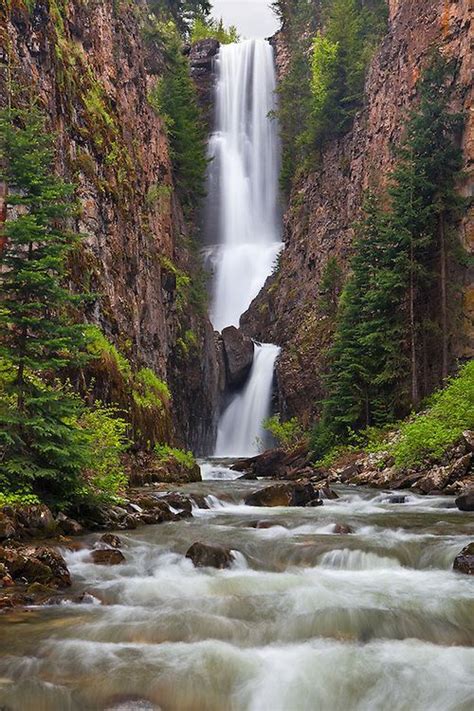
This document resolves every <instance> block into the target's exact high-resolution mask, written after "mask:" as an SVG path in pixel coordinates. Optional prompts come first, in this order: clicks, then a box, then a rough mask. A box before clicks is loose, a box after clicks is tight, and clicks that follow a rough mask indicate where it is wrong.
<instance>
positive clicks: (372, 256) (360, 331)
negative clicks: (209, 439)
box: [314, 52, 462, 448]
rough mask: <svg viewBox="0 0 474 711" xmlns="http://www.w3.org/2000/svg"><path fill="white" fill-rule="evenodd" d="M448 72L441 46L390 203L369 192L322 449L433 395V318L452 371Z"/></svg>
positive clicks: (321, 429)
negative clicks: (381, 203) (428, 367)
mask: <svg viewBox="0 0 474 711" xmlns="http://www.w3.org/2000/svg"><path fill="white" fill-rule="evenodd" d="M452 71H453V65H452V63H450V62H447V61H446V60H445V59H444V58H443V57H442V56H441V55H440V54H439V52H435V53H434V55H433V57H432V58H431V61H430V63H429V65H428V67H427V69H426V71H425V73H424V74H423V76H422V79H421V80H420V83H419V96H420V102H419V105H418V106H417V108H416V109H415V110H414V111H413V112H412V113H411V115H410V118H409V121H408V123H407V127H406V130H405V133H404V137H403V140H402V143H401V146H400V149H399V152H398V153H399V158H400V160H399V162H398V164H397V166H396V168H395V170H394V172H393V176H392V178H393V180H392V185H391V187H390V190H389V196H390V198H391V205H390V209H389V210H385V211H384V210H382V209H381V208H380V206H379V204H378V201H377V200H376V198H375V197H374V196H373V195H370V194H369V195H368V196H367V199H366V201H365V216H364V219H363V221H362V222H361V224H360V225H359V228H358V233H359V236H358V239H356V241H355V244H354V257H353V259H352V261H351V276H350V278H349V280H348V282H347V284H346V287H345V289H344V292H343V296H342V298H341V306H340V312H339V318H338V323H337V328H336V334H335V339H334V344H333V347H332V349H331V352H330V372H329V374H328V377H327V393H328V394H327V398H326V400H325V402H324V405H323V417H322V422H321V423H320V424H319V426H318V428H317V431H316V434H315V439H314V442H315V445H316V446H319V447H320V448H321V447H322V448H324V447H327V446H330V445H331V444H334V443H335V442H337V441H341V440H344V439H346V438H347V436H348V435H349V433H350V430H352V429H360V428H363V427H366V426H368V425H383V424H386V423H388V422H390V421H393V419H395V418H397V417H399V416H402V415H405V414H406V413H407V412H408V410H409V408H410V406H412V405H415V406H416V405H417V404H418V403H419V401H420V399H421V397H422V395H425V394H428V392H429V391H430V389H432V387H433V385H436V384H437V383H434V384H433V383H432V384H431V388H430V387H429V384H428V381H427V377H426V374H425V376H424V378H423V384H421V382H420V374H419V370H420V364H421V366H422V367H423V368H424V369H426V366H425V363H426V362H427V361H428V360H432V361H436V359H439V351H440V349H439V347H438V342H437V340H434V342H432V343H430V340H429V338H430V334H431V333H433V324H436V325H437V326H438V329H437V330H438V333H441V338H442V349H441V359H440V360H441V369H440V372H441V377H442V378H444V377H445V375H446V372H447V368H448V340H449V331H448V308H449V303H448V293H447V286H446V281H447V276H446V275H447V265H448V258H449V255H450V242H449V241H448V234H449V229H448V227H449V225H450V224H452V222H453V220H455V219H456V216H457V214H458V211H459V208H460V206H461V204H462V200H461V199H460V197H459V196H458V195H457V194H456V191H455V184H456V179H457V177H458V175H459V171H460V168H461V162H462V155H461V151H460V149H459V147H458V146H457V145H456V143H455V135H456V131H457V130H458V129H459V127H460V126H461V122H462V119H461V117H460V116H459V115H458V114H453V113H451V112H450V111H449V87H448V80H449V77H450V76H451V75H452ZM433 292H434V294H435V295H436V294H437V298H432V295H433ZM435 333H436V332H435ZM438 341H439V339H438ZM407 372H408V373H410V377H409V383H408V378H407ZM408 384H409V387H407V386H408Z"/></svg>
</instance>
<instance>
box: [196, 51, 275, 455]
mask: <svg viewBox="0 0 474 711" xmlns="http://www.w3.org/2000/svg"><path fill="white" fill-rule="evenodd" d="M274 108H275V69H274V63H273V50H272V47H271V46H270V44H269V43H268V42H267V41H266V40H247V41H245V42H240V43H238V44H231V45H227V46H223V47H221V49H220V52H219V60H218V81H217V87H216V131H215V132H214V134H213V135H212V137H211V140H210V146H209V150H210V155H211V157H212V159H213V160H212V162H211V167H210V171H209V184H208V205H207V230H206V231H207V235H208V239H210V240H211V241H213V242H214V245H213V246H212V247H211V248H210V250H209V251H210V253H211V258H212V261H213V266H214V273H215V280H214V294H213V304H212V313H211V316H212V320H213V323H214V326H215V327H216V328H217V329H219V330H221V329H222V328H224V327H225V326H229V325H235V326H238V325H239V319H240V316H241V314H242V313H243V312H244V311H245V310H246V309H247V308H248V307H249V305H250V303H251V302H252V300H253V299H254V298H255V296H257V294H258V292H259V291H260V289H261V288H262V286H263V285H264V283H265V279H266V278H267V276H268V275H269V274H270V272H271V269H272V265H273V263H274V261H275V258H276V256H277V254H278V252H279V251H280V249H281V246H282V242H281V239H280V222H281V220H280V217H281V216H280V211H279V195H278V170H279V142H278V136H277V128H276V125H275V121H274V120H273V119H272V118H271V116H270V113H271V112H272V111H273V110H274ZM278 353H279V349H278V348H277V346H273V345H270V344H263V345H260V344H258V345H256V346H255V360H254V365H253V367H252V370H251V373H250V376H249V380H248V382H247V384H246V386H245V388H244V390H243V391H242V392H240V393H237V394H235V396H234V398H233V399H232V400H231V402H230V404H229V405H228V407H227V409H226V410H225V411H224V413H223V415H222V417H221V421H220V423H219V429H218V438H217V447H216V455H217V456H227V455H249V454H254V453H256V452H257V451H258V444H257V443H258V441H261V440H263V437H264V433H263V431H262V421H263V419H264V418H265V416H266V415H267V414H268V410H269V407H270V401H271V393H272V382H273V370H274V365H275V360H276V358H277V356H278Z"/></svg>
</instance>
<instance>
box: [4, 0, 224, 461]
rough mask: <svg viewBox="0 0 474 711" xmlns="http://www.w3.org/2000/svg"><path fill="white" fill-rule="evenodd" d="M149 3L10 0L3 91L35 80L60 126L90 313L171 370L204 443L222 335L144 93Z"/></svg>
mask: <svg viewBox="0 0 474 711" xmlns="http://www.w3.org/2000/svg"><path fill="white" fill-rule="evenodd" d="M144 12H146V9H145V6H144V5H142V4H140V3H138V4H135V5H134V4H133V3H128V2H121V1H120V0H119V1H117V0H103V1H101V2H93V1H90V0H74V1H72V0H71V1H68V0H37V1H36V2H30V3H23V2H21V0H13V2H12V3H11V9H10V11H9V12H8V9H7V8H6V6H4V9H3V10H2V13H3V14H2V17H1V20H0V21H1V25H0V37H1V57H0V60H1V68H2V71H1V78H0V82H1V85H0V96H2V97H3V102H5V100H6V94H7V86H6V82H7V81H8V80H9V79H11V80H12V82H13V88H14V87H15V86H16V85H18V86H24V87H28V88H29V93H30V94H31V95H32V96H34V97H35V98H36V99H37V101H38V103H39V105H40V106H41V107H42V108H44V109H45V112H46V114H47V116H48V120H49V128H50V130H51V131H53V132H54V133H55V136H56V146H57V168H58V171H59V173H60V174H61V175H63V176H64V177H65V178H67V179H68V180H71V181H72V182H74V183H75V184H76V185H77V197H78V200H79V204H80V214H79V217H78V219H77V223H76V224H75V225H71V226H72V227H73V228H75V229H76V230H77V231H78V232H81V233H82V234H83V236H84V239H83V246H82V248H81V249H80V251H79V252H77V253H76V254H74V256H73V259H72V265H71V267H72V284H71V286H72V288H80V289H82V290H84V289H86V290H88V291H90V292H92V293H95V294H96V296H95V297H94V298H93V299H92V301H90V302H89V304H88V306H87V308H86V313H85V316H86V319H87V320H88V321H90V322H93V323H96V324H98V325H100V327H101V328H102V330H103V331H104V333H105V334H106V336H107V338H108V339H109V340H110V341H111V342H112V343H114V344H115V346H117V348H118V349H119V350H120V352H121V353H123V354H124V355H125V356H126V357H127V358H128V359H129V360H130V362H131V363H132V366H133V367H134V368H137V369H138V368H140V367H149V368H151V369H152V370H153V371H155V373H156V374H157V375H158V376H159V377H160V378H162V379H163V380H164V381H166V382H167V384H168V386H169V388H170V389H171V392H172V397H173V402H172V408H171V410H172V416H173V421H174V439H175V441H176V442H177V443H179V444H181V445H187V446H192V447H194V448H195V449H196V450H198V451H202V450H203V449H206V448H208V447H209V446H211V444H212V441H213V438H214V428H215V413H216V411H217V407H216V400H217V380H218V371H217V360H216V355H215V346H214V334H213V330H212V327H211V324H210V323H209V321H208V319H207V315H206V308H205V304H204V305H203V303H202V301H203V300H202V298H196V295H195V291H196V290H197V286H196V285H197V283H198V271H199V267H198V263H197V257H196V256H195V255H196V253H197V250H196V249H195V246H194V238H193V234H192V227H191V226H190V222H189V221H187V220H185V219H184V216H183V210H182V208H181V205H180V202H179V198H178V197H177V194H176V191H175V187H174V182H173V175H172V164H171V159H170V150H169V145H168V139H167V135H166V131H165V127H164V124H163V121H162V119H161V118H160V116H159V115H157V114H156V113H155V112H154V111H153V109H152V107H151V106H150V104H149V101H148V98H147V97H148V93H149V90H150V88H151V86H152V85H153V83H154V82H155V81H156V78H157V77H159V75H160V73H162V71H163V67H164V60H163V56H162V54H161V53H160V48H159V47H158V46H156V44H154V43H153V42H148V43H146V42H145V41H144V39H143V32H142V31H141V20H142V19H143V13H144ZM10 88H11V87H10ZM201 291H202V289H201Z"/></svg>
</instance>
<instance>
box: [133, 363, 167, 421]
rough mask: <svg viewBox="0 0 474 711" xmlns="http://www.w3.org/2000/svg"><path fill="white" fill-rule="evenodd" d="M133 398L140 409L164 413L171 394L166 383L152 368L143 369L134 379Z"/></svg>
mask: <svg viewBox="0 0 474 711" xmlns="http://www.w3.org/2000/svg"><path fill="white" fill-rule="evenodd" d="M132 397H133V400H134V402H135V404H136V405H137V406H138V407H141V408H143V409H145V410H151V409H155V408H156V409H158V410H160V411H164V409H165V407H166V405H168V403H169V401H170V399H171V393H170V391H169V388H168V386H167V385H166V383H165V382H164V381H163V380H160V378H159V377H158V376H157V375H156V374H155V373H154V372H153V371H152V370H150V368H141V369H140V370H139V371H138V372H137V373H136V374H135V375H134V377H133V390H132Z"/></svg>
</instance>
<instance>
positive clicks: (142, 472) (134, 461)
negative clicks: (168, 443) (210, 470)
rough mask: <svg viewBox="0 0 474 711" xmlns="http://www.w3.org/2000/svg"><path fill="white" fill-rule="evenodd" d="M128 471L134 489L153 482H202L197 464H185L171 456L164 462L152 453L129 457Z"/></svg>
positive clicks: (139, 453)
mask: <svg viewBox="0 0 474 711" xmlns="http://www.w3.org/2000/svg"><path fill="white" fill-rule="evenodd" d="M127 469H128V476H129V482H130V486H132V487H137V486H145V485H147V484H152V483H153V482H163V483H167V484H187V483H192V482H196V481H202V477H201V468H200V467H199V464H197V462H194V463H193V464H190V463H189V464H188V463H183V462H181V461H178V460H177V459H175V458H174V457H172V456H171V455H170V457H169V458H166V460H163V459H158V458H157V457H156V456H155V455H154V454H152V453H150V452H138V453H136V454H134V455H130V456H129V457H128V461H127Z"/></svg>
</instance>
